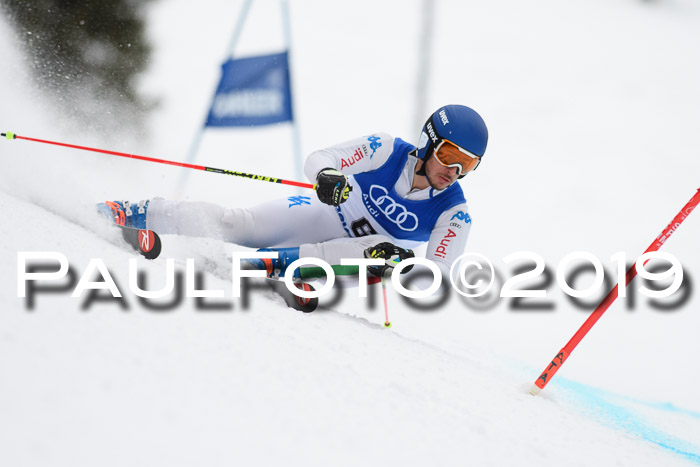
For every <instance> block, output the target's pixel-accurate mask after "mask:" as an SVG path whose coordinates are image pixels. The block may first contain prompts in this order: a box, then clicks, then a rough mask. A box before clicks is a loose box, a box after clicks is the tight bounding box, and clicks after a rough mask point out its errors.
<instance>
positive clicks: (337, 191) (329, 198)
mask: <svg viewBox="0 0 700 467" xmlns="http://www.w3.org/2000/svg"><path fill="white" fill-rule="evenodd" d="M351 190H352V187H351V186H350V185H348V177H347V175H345V174H343V173H341V172H339V171H337V170H335V169H330V168H328V169H323V170H321V171H320V172H319V173H318V175H316V195H318V199H319V200H321V202H322V203H325V204H330V205H331V206H338V205H339V204H340V203H344V202H345V201H347V199H348V196H350V191H351Z"/></svg>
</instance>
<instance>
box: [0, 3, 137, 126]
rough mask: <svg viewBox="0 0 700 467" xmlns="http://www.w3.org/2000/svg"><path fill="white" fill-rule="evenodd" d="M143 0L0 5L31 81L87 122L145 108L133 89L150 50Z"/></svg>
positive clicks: (63, 108) (134, 113) (135, 116)
mask: <svg viewBox="0 0 700 467" xmlns="http://www.w3.org/2000/svg"><path fill="white" fill-rule="evenodd" d="M148 1H150V0H0V6H1V7H2V13H3V14H4V15H5V16H6V17H7V18H8V19H9V22H10V23H11V24H12V25H13V26H14V30H15V33H16V35H17V37H18V38H19V39H20V41H21V43H22V44H23V46H24V52H25V56H26V57H27V59H28V60H27V61H28V63H29V67H30V69H31V71H32V74H33V77H34V79H35V82H36V83H37V84H38V85H39V87H40V88H41V89H42V90H44V91H46V92H47V93H48V95H50V96H51V97H52V98H54V99H55V101H56V102H58V103H59V104H61V109H62V110H68V111H70V112H71V114H72V116H74V117H78V118H81V119H82V120H88V121H89V120H92V119H94V118H96V117H97V116H98V115H104V114H105V111H106V113H107V114H110V113H111V114H112V115H113V117H118V116H119V115H123V111H126V112H127V113H128V114H130V115H131V117H132V118H135V119H136V120H138V119H139V118H140V117H141V116H143V114H144V113H145V111H146V110H147V108H148V107H149V105H148V104H146V103H144V101H143V99H142V98H140V97H139V95H138V92H137V91H136V89H135V78H136V77H137V75H138V74H139V73H140V72H141V71H143V70H144V69H145V66H146V64H147V62H148V59H149V53H150V47H149V45H148V43H147V41H146V38H145V34H144V32H145V24H144V18H143V14H144V8H143V7H144V5H145V4H146V3H148ZM114 123H117V122H114ZM122 123H123V122H122ZM132 123H136V122H132Z"/></svg>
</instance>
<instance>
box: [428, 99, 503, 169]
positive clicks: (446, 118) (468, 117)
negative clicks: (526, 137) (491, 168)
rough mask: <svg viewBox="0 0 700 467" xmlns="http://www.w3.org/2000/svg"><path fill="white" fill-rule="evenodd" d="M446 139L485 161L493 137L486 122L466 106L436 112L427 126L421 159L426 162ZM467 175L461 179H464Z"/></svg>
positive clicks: (451, 107)
mask: <svg viewBox="0 0 700 467" xmlns="http://www.w3.org/2000/svg"><path fill="white" fill-rule="evenodd" d="M445 139H446V140H448V141H450V142H452V143H454V144H456V145H457V146H459V147H461V148H464V149H466V150H467V151H469V152H471V153H473V154H476V155H477V156H479V157H482V156H483V155H484V152H485V151H486V143H487V142H488V140H489V133H488V130H487V129H486V124H485V123H484V120H483V119H482V118H481V116H480V115H479V114H478V113H476V111H474V110H473V109H470V108H469V107H466V106H464V105H446V106H444V107H440V108H439V109H438V110H436V111H435V112H434V113H433V114H432V115H431V116H430V117H429V118H428V121H427V122H425V125H423V131H422V132H421V135H420V139H419V141H418V157H419V158H420V159H423V160H425V156H426V155H431V154H432V153H433V150H434V149H435V147H437V145H438V144H440V142H441V141H442V140H445ZM465 175H466V173H464V174H462V175H460V178H461V177H464V176H465Z"/></svg>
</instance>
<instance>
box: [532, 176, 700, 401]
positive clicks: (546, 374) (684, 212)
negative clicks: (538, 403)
mask: <svg viewBox="0 0 700 467" xmlns="http://www.w3.org/2000/svg"><path fill="white" fill-rule="evenodd" d="M699 203H700V188H698V191H697V192H696V193H695V195H694V196H693V197H692V198H690V201H688V203H686V205H685V206H683V209H681V210H680V212H679V213H678V214H677V215H676V217H674V218H673V220H672V221H671V223H670V224H668V226H667V227H666V228H665V229H664V230H663V231H662V232H661V234H660V235H659V236H658V237H656V240H654V241H653V242H652V244H651V245H649V248H647V249H646V251H645V252H644V253H650V252H652V251H658V250H659V248H661V246H662V245H663V244H664V243H665V242H666V240H668V238H669V237H670V236H671V235H672V234H673V232H675V231H676V229H678V227H679V226H680V225H681V223H682V222H683V221H684V220H685V219H686V217H688V216H689V215H690V213H691V212H693V209H695V208H696V207H697V205H698V204H699ZM636 275H637V263H636V262H635V264H634V265H632V267H631V268H629V270H627V274H625V284H624V285H625V287H626V286H627V285H629V283H630V282H631V281H632V279H634V277H635V276H636ZM618 287H619V284H615V286H614V287H613V289H612V290H611V291H610V293H608V295H607V296H606V297H605V298H604V299H603V301H602V302H600V304H599V305H598V306H597V307H596V309H595V310H594V311H593V313H591V315H590V316H589V317H588V319H586V321H585V322H584V323H583V324H582V325H581V327H580V328H579V329H578V331H576V333H575V334H574V335H573V336H572V337H571V339H570V340H569V342H567V344H566V345H565V346H564V347H563V348H562V349H561V350H560V351H559V353H558V354H557V355H556V356H555V357H554V358H553V359H552V361H551V362H550V364H549V365H547V368H546V369H545V370H544V371H543V372H542V373H541V374H540V376H539V377H538V378H537V379H536V380H535V383H534V384H533V385H532V388H531V389H530V394H532V395H533V396H536V395H537V394H539V393H540V391H541V390H542V389H544V387H545V386H546V385H547V383H549V382H550V381H551V380H552V378H553V377H554V375H555V374H556V372H557V371H559V368H561V366H562V365H563V364H564V362H565V361H566V359H567V358H569V355H571V352H573V351H574V349H575V348H576V346H577V345H578V344H579V342H581V340H582V339H583V338H584V337H585V336H586V334H588V331H590V330H591V328H592V327H593V325H594V324H595V323H596V322H597V321H598V319H600V317H601V316H602V315H603V313H605V311H606V310H607V309H608V308H609V307H610V305H612V303H613V302H614V301H615V299H616V298H617V295H618Z"/></svg>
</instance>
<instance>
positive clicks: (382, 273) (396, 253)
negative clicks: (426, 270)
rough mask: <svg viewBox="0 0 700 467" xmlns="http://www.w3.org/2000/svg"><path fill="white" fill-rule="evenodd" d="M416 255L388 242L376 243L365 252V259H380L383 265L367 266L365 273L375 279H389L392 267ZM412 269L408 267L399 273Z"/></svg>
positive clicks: (411, 266)
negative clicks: (382, 260)
mask: <svg viewBox="0 0 700 467" xmlns="http://www.w3.org/2000/svg"><path fill="white" fill-rule="evenodd" d="M415 256H416V255H415V254H413V250H407V249H405V248H401V247H399V246H396V245H394V244H393V243H389V242H382V243H378V244H376V245H374V246H372V247H369V248H367V249H366V250H365V258H375V259H376V258H381V259H384V264H382V265H379V266H367V271H368V272H369V273H370V274H371V275H373V276H376V277H389V276H390V275H391V273H392V271H393V270H394V267H395V266H396V265H397V264H399V262H400V261H403V260H404V259H407V258H413V257H415ZM411 269H413V265H410V266H409V267H407V268H406V269H404V270H403V271H401V273H402V274H403V273H407V272H408V271H410V270H411Z"/></svg>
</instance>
